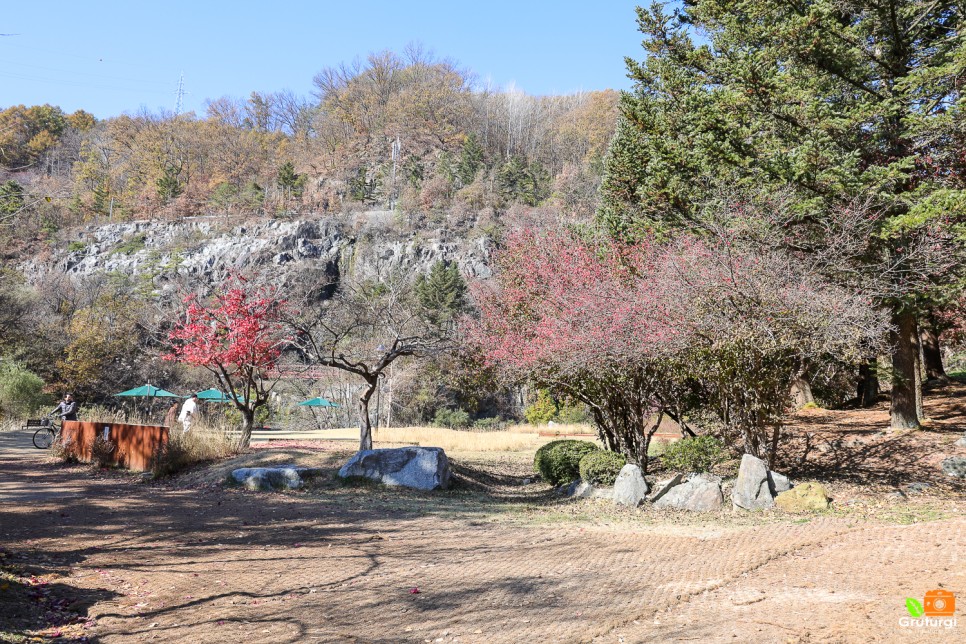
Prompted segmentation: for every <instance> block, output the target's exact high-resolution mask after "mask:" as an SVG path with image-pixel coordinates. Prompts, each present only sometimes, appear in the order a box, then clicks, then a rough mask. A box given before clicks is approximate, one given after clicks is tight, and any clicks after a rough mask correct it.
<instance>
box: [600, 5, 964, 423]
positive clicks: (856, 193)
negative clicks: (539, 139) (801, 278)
mask: <svg viewBox="0 0 966 644" xmlns="http://www.w3.org/2000/svg"><path fill="white" fill-rule="evenodd" d="M638 24H639V27H640V30H641V31H642V33H643V34H644V36H645V39H644V43H643V46H644V48H645V50H646V52H647V54H648V56H647V58H646V60H645V61H644V62H641V63H638V62H634V61H632V60H630V59H628V69H629V75H630V77H631V78H633V79H634V81H635V84H636V86H635V91H634V92H633V93H629V94H625V95H624V97H623V99H622V104H621V113H622V125H621V127H620V128H619V129H618V131H617V134H616V136H615V139H614V141H613V142H612V145H611V152H610V156H609V159H608V164H607V169H606V172H607V175H606V179H605V182H604V185H603V188H602V203H603V207H602V208H601V210H600V217H601V220H602V222H603V223H604V224H605V225H606V226H607V227H608V228H609V229H610V230H611V232H612V233H613V234H614V235H616V236H624V237H626V236H634V235H635V234H637V233H639V232H640V231H641V230H643V229H652V228H655V227H657V228H663V227H668V226H671V227H688V226H691V225H692V224H695V223H696V222H697V220H698V219H700V212H701V207H702V204H703V203H704V202H705V201H706V200H707V199H708V198H710V197H711V196H712V195H713V194H714V193H715V191H718V190H720V189H721V187H722V185H727V186H728V187H729V189H731V190H739V191H741V190H746V191H749V192H754V191H759V192H760V191H762V190H766V191H767V190H788V189H791V190H793V192H794V208H795V210H796V211H797V212H798V214H799V215H800V217H801V219H802V220H803V221H805V220H811V221H821V220H822V219H823V218H824V217H826V216H827V214H828V213H829V212H831V209H833V208H835V207H836V206H838V205H841V204H843V203H849V202H854V201H856V200H861V201H863V202H864V203H868V204H870V206H871V208H872V209H873V210H874V212H875V213H876V215H877V216H878V221H879V225H880V230H879V231H878V235H877V236H876V239H881V244H880V247H879V248H877V249H876V252H877V253H878V254H879V255H884V256H887V257H888V258H889V260H890V261H892V262H894V263H895V264H896V265H897V266H900V267H901V266H902V263H903V261H905V260H904V258H903V256H902V249H903V248H904V247H906V246H907V245H908V241H909V239H911V238H912V237H913V236H914V235H915V233H916V231H917V230H918V229H921V228H923V227H925V226H931V225H952V223H953V222H954V221H955V218H956V217H959V218H961V217H962V215H963V213H964V212H966V190H964V187H966V173H964V172H963V160H962V155H961V153H960V150H961V149H962V144H963V141H964V140H966V136H964V132H966V128H964V126H963V124H964V121H966V119H964V118H963V99H962V94H961V91H960V89H959V86H960V83H959V81H958V79H959V78H961V77H962V74H963V72H964V71H966V46H964V40H963V37H962V36H961V33H960V28H961V24H962V11H961V9H960V7H959V5H958V3H954V2H943V1H927V0H884V1H881V2H880V1H876V2H873V1H871V0H845V1H844V2H843V1H840V0H815V1H813V2H785V1H777V0H745V1H741V2H733V1H730V0H727V1H726V0H692V1H689V2H686V3H685V7H684V8H683V9H681V10H678V11H675V13H674V14H673V15H669V14H667V13H665V12H664V10H663V8H662V7H661V6H659V5H654V6H653V7H652V8H651V9H649V10H644V9H638ZM695 33H700V34H701V35H702V37H703V39H706V42H697V41H696V40H695V38H693V37H692V35H693V34H695ZM635 164H636V167H635ZM901 273H902V270H901V269H900V270H899V271H898V274H901ZM945 277H946V279H947V280H949V279H954V278H955V276H954V275H947V276H945ZM897 279H901V277H899V278H897ZM897 290H901V289H897ZM922 295H923V294H922V293H909V292H907V293H905V294H904V295H903V296H902V297H893V298H891V299H889V300H885V301H883V302H882V304H883V305H885V306H888V307H890V309H891V310H892V312H893V318H894V324H895V327H896V329H897V333H896V338H895V340H896V342H895V346H896V349H895V351H894V354H893V370H894V373H895V379H894V382H893V405H892V421H893V426H895V427H910V426H916V425H918V418H919V415H918V411H917V409H916V398H917V396H916V384H915V383H916V380H917V379H916V377H915V374H916V357H915V356H916V355H918V346H917V344H918V343H917V340H916V338H917V333H916V315H917V310H916V306H917V301H918V300H919V299H921V296H922Z"/></svg>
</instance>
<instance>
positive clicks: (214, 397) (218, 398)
mask: <svg viewBox="0 0 966 644" xmlns="http://www.w3.org/2000/svg"><path fill="white" fill-rule="evenodd" d="M198 400H204V401H207V402H220V403H226V402H231V395H230V394H226V393H225V392H223V391H222V390H220V389H214V388H212V389H205V390H204V391H199V392H198ZM238 400H239V401H240V402H245V397H244V396H239V397H238Z"/></svg>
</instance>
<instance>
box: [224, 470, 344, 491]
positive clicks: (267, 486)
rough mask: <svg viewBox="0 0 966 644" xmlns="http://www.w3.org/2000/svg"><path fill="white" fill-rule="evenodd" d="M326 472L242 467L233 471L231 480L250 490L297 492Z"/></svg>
mask: <svg viewBox="0 0 966 644" xmlns="http://www.w3.org/2000/svg"><path fill="white" fill-rule="evenodd" d="M324 471H325V470H322V469H319V468H314V467H298V466H296V465H276V466H274V467H242V468H239V469H237V470H233V471H232V473H231V476H230V477H229V480H230V481H231V482H233V483H237V484H238V485H241V486H243V487H245V488H247V489H249V490H297V489H298V488H300V487H302V486H303V485H304V484H305V481H306V480H308V479H311V478H313V477H316V476H319V475H320V474H322V473H323V472H324Z"/></svg>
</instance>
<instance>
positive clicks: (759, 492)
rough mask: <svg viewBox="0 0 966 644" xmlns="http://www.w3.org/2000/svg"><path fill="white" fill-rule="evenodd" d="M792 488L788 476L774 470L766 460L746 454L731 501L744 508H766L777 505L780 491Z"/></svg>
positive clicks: (742, 458) (742, 460)
mask: <svg viewBox="0 0 966 644" xmlns="http://www.w3.org/2000/svg"><path fill="white" fill-rule="evenodd" d="M790 489H792V485H791V481H789V480H788V477H787V476H785V475H784V474H779V473H778V472H772V471H771V470H769V469H768V464H767V463H765V461H763V460H761V459H760V458H755V457H754V456H752V455H751V454H745V455H744V456H742V457H741V466H740V467H739V468H738V478H737V479H735V486H734V489H733V490H732V491H731V502H732V503H734V505H735V507H738V508H742V509H744V510H764V509H766V508H770V507H772V506H774V505H775V496H776V495H777V494H778V493H779V492H785V491H787V490H790Z"/></svg>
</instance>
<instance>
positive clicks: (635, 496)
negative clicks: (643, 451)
mask: <svg viewBox="0 0 966 644" xmlns="http://www.w3.org/2000/svg"><path fill="white" fill-rule="evenodd" d="M647 493H648V486H647V481H645V480H644V474H643V473H642V472H641V468H640V467H639V466H637V465H634V464H633V463H628V464H627V465H625V466H624V467H622V468H621V471H620V473H619V474H618V475H617V480H616V481H614V503H616V504H617V505H626V506H628V507H631V508H636V507H637V506H638V505H640V504H641V501H643V500H644V498H645V497H646V496H647Z"/></svg>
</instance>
